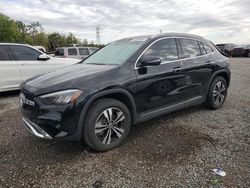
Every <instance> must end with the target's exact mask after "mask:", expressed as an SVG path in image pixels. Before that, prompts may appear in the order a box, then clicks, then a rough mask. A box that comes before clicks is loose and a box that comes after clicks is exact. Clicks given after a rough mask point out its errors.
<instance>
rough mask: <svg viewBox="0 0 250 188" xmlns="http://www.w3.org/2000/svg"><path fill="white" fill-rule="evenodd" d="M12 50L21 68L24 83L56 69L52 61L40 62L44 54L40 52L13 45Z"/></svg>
mask: <svg viewBox="0 0 250 188" xmlns="http://www.w3.org/2000/svg"><path fill="white" fill-rule="evenodd" d="M10 49H11V52H12V54H13V55H14V57H15V60H16V63H17V64H18V65H19V66H20V70H21V80H22V81H25V80H27V79H28V78H31V77H33V76H35V75H37V74H41V73H45V72H49V71H51V70H53V69H55V64H54V62H53V61H52V60H51V59H48V60H39V56H40V55H41V54H42V53H41V52H39V51H38V50H35V49H33V48H30V47H28V46H21V45H12V46H10Z"/></svg>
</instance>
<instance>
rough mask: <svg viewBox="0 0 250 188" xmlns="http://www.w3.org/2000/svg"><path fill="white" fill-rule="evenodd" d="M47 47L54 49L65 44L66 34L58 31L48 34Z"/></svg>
mask: <svg viewBox="0 0 250 188" xmlns="http://www.w3.org/2000/svg"><path fill="white" fill-rule="evenodd" d="M48 42H49V49H50V50H55V49H56V48H58V47H61V46H66V36H65V35H62V34H59V33H52V34H49V35H48Z"/></svg>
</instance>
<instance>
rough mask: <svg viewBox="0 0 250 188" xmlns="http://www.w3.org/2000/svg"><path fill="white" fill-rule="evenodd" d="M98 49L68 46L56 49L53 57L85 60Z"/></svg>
mask: <svg viewBox="0 0 250 188" xmlns="http://www.w3.org/2000/svg"><path fill="white" fill-rule="evenodd" d="M97 50H99V48H96V47H81V46H70V47H60V48H57V49H56V52H55V57H66V58H68V57H70V58H75V59H85V58H86V57H88V56H89V55H91V54H93V53H95V52H96V51H97Z"/></svg>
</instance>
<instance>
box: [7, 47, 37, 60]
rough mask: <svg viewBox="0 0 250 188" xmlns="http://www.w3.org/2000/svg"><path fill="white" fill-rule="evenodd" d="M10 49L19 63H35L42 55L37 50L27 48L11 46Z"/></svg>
mask: <svg viewBox="0 0 250 188" xmlns="http://www.w3.org/2000/svg"><path fill="white" fill-rule="evenodd" d="M10 49H11V51H12V53H13V54H14V56H15V59H16V60H17V61H35V60H38V57H39V55H41V53H40V52H38V51H37V50H34V49H32V48H29V47H27V46H10Z"/></svg>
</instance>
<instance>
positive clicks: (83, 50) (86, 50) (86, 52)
mask: <svg viewBox="0 0 250 188" xmlns="http://www.w3.org/2000/svg"><path fill="white" fill-rule="evenodd" d="M79 54H80V55H89V50H88V48H79Z"/></svg>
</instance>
